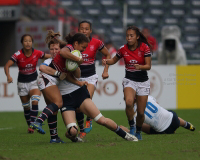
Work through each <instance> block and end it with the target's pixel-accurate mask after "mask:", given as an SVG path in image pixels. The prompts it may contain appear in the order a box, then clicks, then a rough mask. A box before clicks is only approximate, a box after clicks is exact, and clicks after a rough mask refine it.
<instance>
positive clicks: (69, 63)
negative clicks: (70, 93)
mask: <svg viewBox="0 0 200 160" xmlns="http://www.w3.org/2000/svg"><path fill="white" fill-rule="evenodd" d="M71 53H72V54H73V55H75V56H77V57H79V58H82V55H81V52H80V51H79V50H73V51H72V52H71ZM65 66H66V69H67V70H68V71H75V70H76V68H77V67H78V63H76V62H74V61H72V60H69V59H66V62H65Z"/></svg>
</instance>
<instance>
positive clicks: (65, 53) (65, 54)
mask: <svg viewBox="0 0 200 160" xmlns="http://www.w3.org/2000/svg"><path fill="white" fill-rule="evenodd" d="M60 55H61V57H63V58H66V59H71V60H72V61H75V62H77V63H78V64H79V65H80V64H81V63H83V59H82V58H79V57H76V56H74V55H73V54H71V52H70V50H69V49H68V48H66V47H65V48H62V49H61V50H60Z"/></svg>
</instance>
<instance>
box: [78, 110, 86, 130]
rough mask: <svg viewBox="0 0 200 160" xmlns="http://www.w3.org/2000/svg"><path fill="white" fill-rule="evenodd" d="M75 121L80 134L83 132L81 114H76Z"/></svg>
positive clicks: (82, 116) (82, 115)
mask: <svg viewBox="0 0 200 160" xmlns="http://www.w3.org/2000/svg"><path fill="white" fill-rule="evenodd" d="M76 120H77V122H78V126H79V128H80V132H84V114H83V113H82V112H80V113H76Z"/></svg>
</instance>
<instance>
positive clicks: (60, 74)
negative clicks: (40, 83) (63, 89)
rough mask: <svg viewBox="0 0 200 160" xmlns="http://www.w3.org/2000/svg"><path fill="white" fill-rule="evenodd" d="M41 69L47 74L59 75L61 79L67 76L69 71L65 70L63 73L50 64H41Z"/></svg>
mask: <svg viewBox="0 0 200 160" xmlns="http://www.w3.org/2000/svg"><path fill="white" fill-rule="evenodd" d="M39 70H40V71H41V72H43V73H46V74H49V75H52V76H58V77H59V79H60V80H63V79H65V78H66V76H67V73H64V72H62V73H61V72H59V71H57V70H55V69H53V68H51V67H49V66H46V65H40V68H39Z"/></svg>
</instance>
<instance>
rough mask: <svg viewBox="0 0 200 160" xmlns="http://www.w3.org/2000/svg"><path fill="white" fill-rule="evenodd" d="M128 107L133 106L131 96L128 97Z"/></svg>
mask: <svg viewBox="0 0 200 160" xmlns="http://www.w3.org/2000/svg"><path fill="white" fill-rule="evenodd" d="M126 107H127V108H132V107H133V99H131V98H128V99H126Z"/></svg>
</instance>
